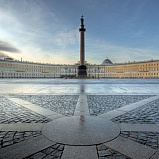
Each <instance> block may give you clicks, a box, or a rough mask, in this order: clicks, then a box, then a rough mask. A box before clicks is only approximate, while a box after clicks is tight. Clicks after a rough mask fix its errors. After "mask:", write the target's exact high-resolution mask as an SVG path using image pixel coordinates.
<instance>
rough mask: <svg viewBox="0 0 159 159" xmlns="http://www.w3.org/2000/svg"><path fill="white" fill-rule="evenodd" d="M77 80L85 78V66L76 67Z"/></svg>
mask: <svg viewBox="0 0 159 159" xmlns="http://www.w3.org/2000/svg"><path fill="white" fill-rule="evenodd" d="M78 78H87V67H86V66H85V65H80V66H78Z"/></svg>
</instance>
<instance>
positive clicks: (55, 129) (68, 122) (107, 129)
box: [42, 116, 120, 146]
mask: <svg viewBox="0 0 159 159" xmlns="http://www.w3.org/2000/svg"><path fill="white" fill-rule="evenodd" d="M119 133H120V128H119V127H118V125H117V124H115V123H113V122H111V121H108V120H106V119H103V118H99V117H90V116H73V117H63V118H59V119H56V120H53V121H52V122H49V123H47V124H45V125H44V126H43V129H42V134H43V135H44V136H45V137H46V138H47V139H49V140H51V141H55V142H57V143H62V144H66V145H83V146H84V145H96V144H100V143H105V142H108V141H110V140H112V139H114V138H116V137H117V136H118V135H119Z"/></svg>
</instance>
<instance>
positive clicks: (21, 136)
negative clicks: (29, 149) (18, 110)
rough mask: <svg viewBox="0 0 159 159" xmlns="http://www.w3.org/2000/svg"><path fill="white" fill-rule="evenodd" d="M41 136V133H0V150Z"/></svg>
mask: <svg viewBox="0 0 159 159" xmlns="http://www.w3.org/2000/svg"><path fill="white" fill-rule="evenodd" d="M39 135H41V132H40V131H0V148H4V147H6V146H10V145H13V144H16V143H19V142H22V141H24V140H28V139H30V138H33V137H36V136H39Z"/></svg>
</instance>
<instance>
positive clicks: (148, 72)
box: [0, 59, 159, 78]
mask: <svg viewBox="0 0 159 159" xmlns="http://www.w3.org/2000/svg"><path fill="white" fill-rule="evenodd" d="M86 66H87V78H159V60H150V61H141V62H129V63H115V64H113V63H112V62H111V61H110V60H109V59H105V60H104V61H103V63H102V64H101V65H92V64H86ZM60 77H64V78H77V77H78V64H75V65H56V64H43V63H34V62H26V61H15V60H12V59H3V60H0V78H60Z"/></svg>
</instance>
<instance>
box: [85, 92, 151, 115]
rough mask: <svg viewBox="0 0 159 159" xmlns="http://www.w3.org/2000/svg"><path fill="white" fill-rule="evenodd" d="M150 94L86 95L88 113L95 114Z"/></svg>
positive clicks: (144, 97) (141, 98) (134, 101)
mask: <svg viewBox="0 0 159 159" xmlns="http://www.w3.org/2000/svg"><path fill="white" fill-rule="evenodd" d="M152 96H153V95H87V98H88V107H89V111H90V115H91V116H97V115H100V114H103V113H106V112H109V111H111V110H114V109H117V108H120V107H123V106H125V105H129V104H131V103H136V102H139V101H141V100H143V99H146V98H150V97H152Z"/></svg>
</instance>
